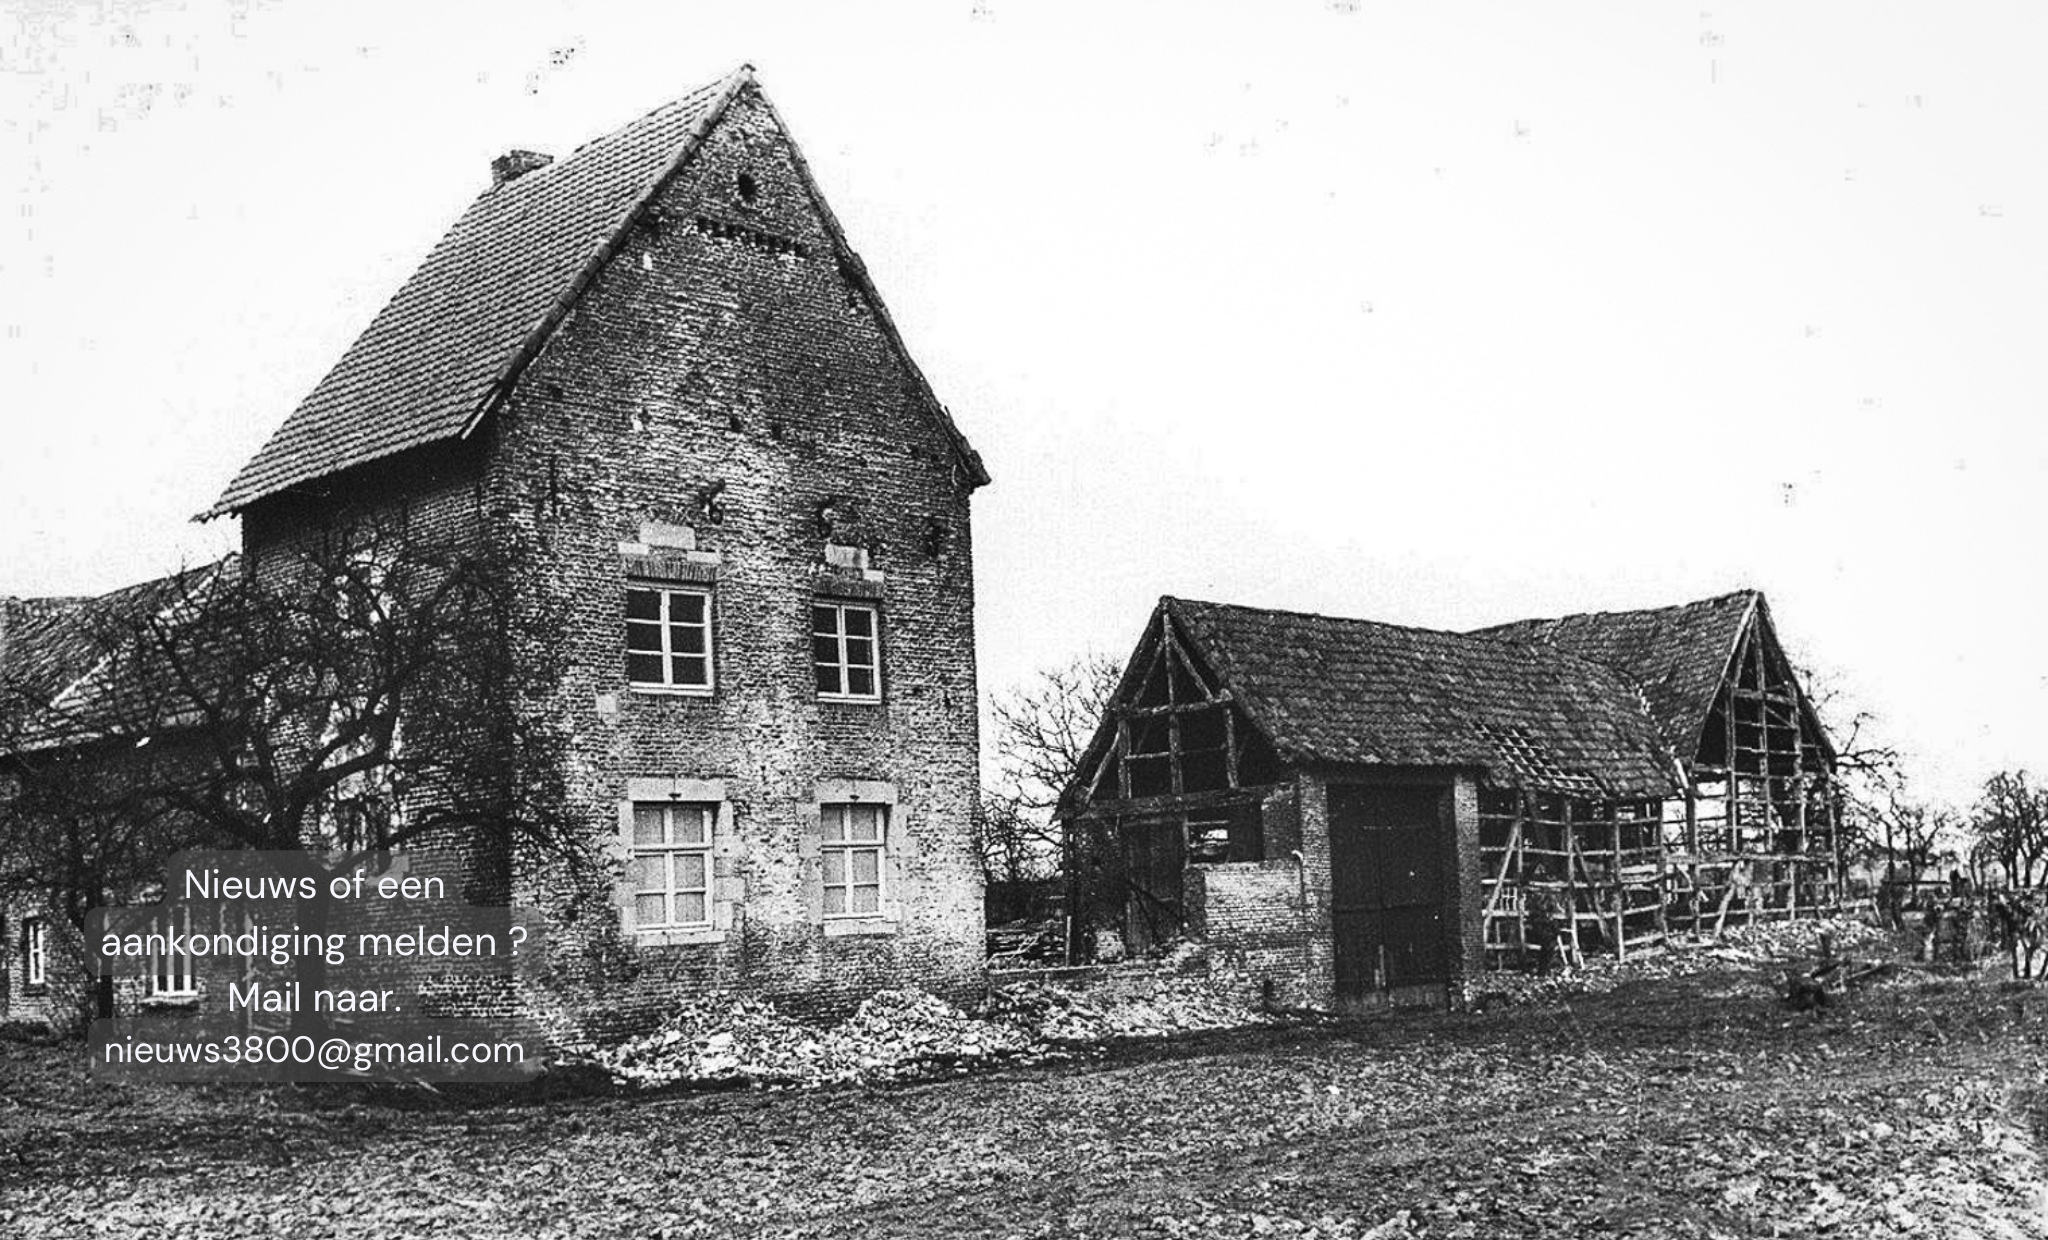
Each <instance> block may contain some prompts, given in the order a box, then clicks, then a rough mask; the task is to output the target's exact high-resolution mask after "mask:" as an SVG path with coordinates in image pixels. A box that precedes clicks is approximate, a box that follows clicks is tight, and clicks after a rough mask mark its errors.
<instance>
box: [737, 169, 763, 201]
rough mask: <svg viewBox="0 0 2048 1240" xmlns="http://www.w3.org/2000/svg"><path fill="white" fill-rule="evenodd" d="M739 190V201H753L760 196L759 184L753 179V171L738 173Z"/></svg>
mask: <svg viewBox="0 0 2048 1240" xmlns="http://www.w3.org/2000/svg"><path fill="white" fill-rule="evenodd" d="M739 191H740V201H741V202H752V201H754V199H756V198H759V197H760V196H761V186H760V185H759V184H758V183H757V182H756V181H755V180H754V174H753V173H751V172H742V173H740V176H739Z"/></svg>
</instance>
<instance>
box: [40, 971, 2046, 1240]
mask: <svg viewBox="0 0 2048 1240" xmlns="http://www.w3.org/2000/svg"><path fill="white" fill-rule="evenodd" d="M1772 976H1773V974H1772V970H1771V968H1770V966H1769V964H1768V962H1758V961H1755V960H1724V959H1720V958H1716V957H1713V956H1706V955H1703V956H1701V957H1700V958H1699V959H1698V960H1697V961H1695V962H1694V965H1693V966H1692V971H1686V970H1683V969H1680V970H1660V969H1658V968H1656V967H1654V966H1653V967H1650V968H1648V969H1638V970H1635V971H1634V972H1624V973H1620V974H1615V975H1613V976H1611V977H1609V978H1608V979H1607V980H1608V982H1611V983H1612V982H1618V984H1617V985H1615V987H1614V988H1613V989H1611V990H1600V989H1597V988H1596V989H1595V990H1594V991H1593V992H1591V993H1585V992H1575V990H1576V988H1575V987H1574V986H1573V985H1570V984H1566V985H1555V984H1550V985H1543V986H1527V985H1524V986H1521V987H1520V988H1519V989H1518V992H1517V994H1516V995H1515V996H1513V997H1503V998H1501V999H1499V1000H1497V1001H1495V1002H1492V1003H1490V1004H1489V1005H1488V1006H1487V1007H1486V1008H1485V1010H1483V1011H1480V1012H1478V1013H1476V1014H1469V1015H1454V1014H1427V1015H1406V1016H1396V1017H1385V1018H1379V1019H1374V1020H1365V1021H1358V1022H1352V1023H1342V1024H1333V1025H1329V1026H1321V1027H1306V1028H1295V1029H1282V1030H1261V1031H1256V1032H1248V1033H1237V1034H1228V1035H1212V1036H1209V1037H1207V1038H1203V1039H1198V1040H1191V1041H1184V1042H1178V1043H1173V1044H1168V1045H1161V1046H1153V1047H1148V1048H1137V1049H1126V1050H1120V1051H1114V1052H1110V1053H1108V1054H1105V1055H1103V1056H1101V1057H1099V1058H1096V1059H1092V1060H1087V1061H1083V1062H1077V1063H1068V1064H1042V1065H1036V1066H1032V1067H1028V1068H1023V1067H1012V1068H1006V1069H1000V1070H997V1071H993V1072H989V1073H986V1074H982V1075H976V1076H968V1077H961V1078H958V1079H950V1080H944V1081H937V1082H928V1083H922V1084H910V1085H895V1086H890V1087H887V1088H875V1089H863V1088H859V1087H844V1088H832V1089H825V1090H818V1091H813V1092H788V1091H785V1092H769V1091H760V1090H754V1091H737V1092H723V1093H711V1094H702V1093H700V1094H686V1095H669V1096H661V1097H634V1098H601V1099H579V1100H570V1101H556V1102H551V1103H547V1104H536V1103H522V1104H518V1105H507V1104H503V1103H497V1104H483V1103H477V1102H474V1101H472V1102H468V1103H464V1104H460V1105H458V1104H454V1103H452V1102H449V1101H447V1100H445V1099H431V1098H425V1097H423V1096H420V1095H415V1094H403V1093H386V1094H382V1095H377V1096H374V1097H371V1096H367V1095H364V1094H361V1093H348V1092H342V1091H337V1090H333V1089H328V1090H290V1089H282V1088H275V1089H266V1090H257V1089H250V1088H240V1089H231V1088H228V1087H223V1086H210V1087H166V1086H157V1087H140V1086H138V1087H118V1086H110V1085H100V1084H96V1083H93V1082H89V1081H87V1080H86V1079H85V1078H84V1074H83V1071H82V1068H81V1066H80V1059H81V1056H80V1053H79V1052H78V1051H77V1050H76V1049H75V1048H34V1047H26V1046H21V1045H11V1044H10V1045H4V1046H0V1235H22V1236H27V1237H40V1236H101V1235H105V1236H131V1235H133V1236H142V1235H148V1236H157V1235H166V1234H177V1235H193V1236H215V1235H219V1236H242V1235H248V1236H269V1235H287V1236H330V1235H332V1236H380V1237H381V1236H393V1235H398V1236H403V1235H413V1234H426V1233H429V1232H433V1233H437V1234H441V1235H447V1236H465V1237H467V1236H635V1237H646V1236H668V1237H675V1236H726V1235H762V1236H788V1237H798V1236H803V1237H826V1236H860V1237H864V1238H867V1240H874V1238H877V1237H938V1236H956V1235H990V1236H1019V1237H1025V1236H1147V1237H1154V1236H1156V1237H1176V1236H1233V1237H1234V1236H1246V1235H1275V1236H1326V1237H1367V1236H1370V1237H1397V1236H1541V1237H1550V1236H1556V1237H1564V1236H1573V1237H1578V1236H1587V1235H1592V1236H1600V1235H1625V1236H1659V1237H1662V1236H1768V1235H1792V1236H1804V1235H1837V1236H1857V1237H1862V1236H1894V1235H1898V1236H1940V1237H1949V1236H1976V1235H1982V1236H2021V1237H2048V1187H2044V1186H2048V1178H2044V1174H2048V1173H2044V1167H2043V1163H2042V1149H2041V1146H2040V1144H2039V1132H2038V1131H2037V1128H2038V1127H2039V1126H2040V1125H2043V1124H2048V1091H2044V1088H2043V1085H2044V1080H2048V1061H2044V1058H2043V1055H2042V1047H2043V1038H2044V1033H2048V991H2040V990H2034V989H2018V988H2013V987H2011V986H2006V985H2001V984H2000V983H1999V980H1998V977H1999V976H2000V975H1999V974H1998V973H1997V972H1996V971H1995V970H1993V969H1989V968H1987V970H1986V971H1985V974H1984V975H1983V976H1981V977H1978V978H1962V979H1958V978H1948V977H1941V976H1936V975H1933V974H1929V973H1922V972H1917V971H1913V970H1906V971H1904V972H1902V973H1901V974H1900V975H1899V976H1897V977H1896V978H1895V980H1893V981H1890V982H1887V983H1882V984H1879V985H1876V986H1873V987H1871V988H1868V989H1865V990H1863V991H1860V992H1858V993H1856V994H1854V995H1852V996H1851V997H1849V999H1848V1000H1847V1001H1846V1002H1843V1003H1839V1004H1837V1005H1835V1006H1833V1007H1831V1008H1828V1009H1825V1010H1822V1011H1818V1012H1797V1013H1795V1012H1791V1011H1788V1010H1786V1009H1785V1008H1784V1007H1783V1006H1782V1005H1781V1004H1780V1003H1779V1002H1778V1001H1777V1000H1776V999H1775V997H1774V996H1773V995H1772V993H1771V990H1770V985H1769V983H1770V979H1771V977H1772Z"/></svg>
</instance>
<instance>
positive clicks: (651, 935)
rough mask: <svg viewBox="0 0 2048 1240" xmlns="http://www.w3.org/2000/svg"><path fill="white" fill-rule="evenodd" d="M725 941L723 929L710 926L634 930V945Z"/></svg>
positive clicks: (673, 945) (674, 945)
mask: <svg viewBox="0 0 2048 1240" xmlns="http://www.w3.org/2000/svg"><path fill="white" fill-rule="evenodd" d="M723 942H725V931H723V930H719V929H716V928H713V927H710V926H705V927H702V928H700V929H696V930H635V931H634V932H633V946H635V947H695V946H698V945H700V944H704V943H723Z"/></svg>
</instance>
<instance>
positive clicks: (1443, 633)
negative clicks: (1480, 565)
mask: <svg viewBox="0 0 2048 1240" xmlns="http://www.w3.org/2000/svg"><path fill="white" fill-rule="evenodd" d="M1159 601H1160V602H1162V603H1168V604H1172V605H1177V606H1182V607H1216V608H1227V609H1229V610H1231V611H1249V612H1257V613H1259V614H1260V615H1266V616H1293V617H1296V618H1297V619H1302V620H1324V621H1328V622H1330V623H1333V624H1359V625H1366V626H1369V627H1371V628H1376V629H1393V630H1395V631H1397V632H1404V633H1425V634H1428V635H1430V636H1432V637H1477V636H1479V634H1477V633H1475V632H1473V631H1470V630H1462V629H1433V628H1430V627H1429V626H1428V625H1423V624H1398V623H1395V622H1394V621H1392V620H1371V619H1367V618H1366V617H1364V616H1334V615H1331V614H1329V613H1328V612H1321V611H1297V610H1295V609H1294V608H1291V607H1254V606H1252V605H1250V604H1249V603H1218V602H1213V601H1210V600H1206V599H1191V598H1181V597H1179V596H1178V595H1172V594H1163V595H1161V596H1160V598H1159Z"/></svg>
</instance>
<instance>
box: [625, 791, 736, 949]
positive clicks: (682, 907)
mask: <svg viewBox="0 0 2048 1240" xmlns="http://www.w3.org/2000/svg"><path fill="white" fill-rule="evenodd" d="M717 820H718V807H717V806H716V805H711V804H702V803H689V802H679V803H676V804H672V805H670V804H657V805H635V806H634V807H633V860H632V862H631V865H632V873H631V880H632V884H633V927H634V929H636V930H674V929H703V928H705V927H707V926H709V925H710V924H711V829H712V826H713V824H714V823H716V822H717Z"/></svg>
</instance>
